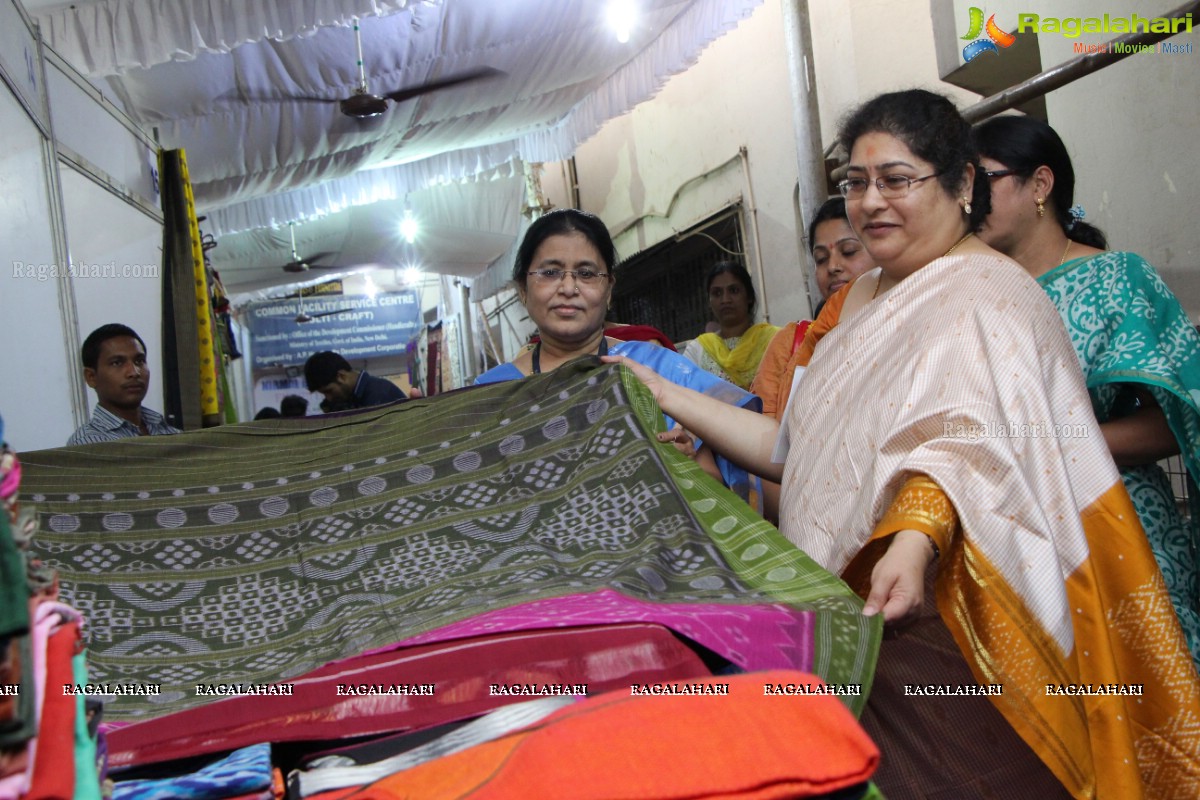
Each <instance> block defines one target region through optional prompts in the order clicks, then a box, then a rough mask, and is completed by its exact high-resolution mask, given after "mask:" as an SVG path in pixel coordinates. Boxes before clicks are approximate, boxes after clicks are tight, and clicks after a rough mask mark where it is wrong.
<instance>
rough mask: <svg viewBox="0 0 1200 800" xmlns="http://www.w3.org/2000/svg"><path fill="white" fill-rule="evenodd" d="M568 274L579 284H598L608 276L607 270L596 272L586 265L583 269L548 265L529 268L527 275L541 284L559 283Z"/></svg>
mask: <svg viewBox="0 0 1200 800" xmlns="http://www.w3.org/2000/svg"><path fill="white" fill-rule="evenodd" d="M568 275H570V276H572V277H573V278H575V282H576V283H578V284H579V285H580V286H599V285H600V284H601V282H603V281H606V280H608V278H609V274H608V273H607V272H597V271H596V270H594V269H587V268H586V267H585V268H583V269H558V268H556V267H549V268H547V269H531V270H529V277H531V278H533V279H534V280H535V281H536V282H538V283H540V284H543V285H549V284H552V283H559V282H561V281H562V280H564V279H565V278H566V277H567V276H568Z"/></svg>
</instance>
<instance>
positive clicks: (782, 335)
mask: <svg viewBox="0 0 1200 800" xmlns="http://www.w3.org/2000/svg"><path fill="white" fill-rule="evenodd" d="M808 243H809V247H810V248H812V258H813V264H815V265H816V273H817V288H818V289H819V290H820V292H821V302H820V303H818V304H817V308H816V309H815V312H814V316H816V315H818V314H820V312H821V308H822V307H823V306H824V305H825V303H826V301H827V300H829V298H830V297H831V296H833V295H834V294H835V293H837V292H838V291H839V290H840V289H841V288H842V287H843V286H849V285H850V283H851V282H852V281H853V280H854V279H855V278H857V277H858V276H859V275H862V274H863V273H864V272H866V271H868V270H870V269H871V268H872V267H874V266H875V262H874V261H873V260H872V259H871V255H870V253H868V252H867V249H866V248H865V247H864V246H863V243H862V242H860V241H859V240H858V236H857V235H855V233H854V229H853V228H851V227H850V223H849V222H848V221H847V219H846V200H845V199H844V198H843V197H841V196H840V195H839V196H837V197H831V198H829V199H828V200H826V201H825V202H824V203H822V204H821V207H820V208H818V209H817V213H816V214H815V215H813V218H812V221H811V222H809V223H808ZM809 325H810V321H809V320H803V321H801V322H789V323H788V324H787V325H785V326H783V328H782V329H780V331H779V333H777V334H775V338H773V339H772V340H771V344H770V345H769V346H768V347H767V352H766V353H765V354H764V355H763V359H762V362H761V363H760V364H759V367H758V373H757V375H755V377H754V383H753V384H752V385H751V386H750V391H752V392H754V393H755V394H756V395H758V396H759V397H761V398H762V401H763V413H764V414H766V415H767V416H769V417H776V415H777V414H781V413H783V409H784V407H785V406H786V405H787V401H788V397H789V396H790V395H791V391H792V374H793V373H794V372H795V369H796V366H797V364H796V363H794V360H793V358H792V356H793V355H794V354H795V353H796V352H797V351H798V350H799V348H800V343H801V342H802V341H804V334H805V333H806V332H807V331H808V327H809Z"/></svg>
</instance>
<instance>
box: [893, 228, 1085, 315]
mask: <svg viewBox="0 0 1200 800" xmlns="http://www.w3.org/2000/svg"><path fill="white" fill-rule="evenodd" d="M974 235H975V234H974V232H972V231H967V232H966V233H965V234H963V237H962V238H961V239H959V240H958V241H957V242H955V243H954V244H952V245H950V249H949V250H947V251H946V252H945V253H943V254H942V258H945V257H946V256H948V255H950V254H951V253H953V252H954V251H955V250H957V249H958V246H959V245H960V244H962V243H963V242H965V241H966V240H967V239H970V238H971V237H972V236H974ZM1067 246H1068V247H1070V245H1069V244H1068V245H1067ZM1066 256H1067V254H1066V253H1063V258H1066ZM882 285H883V271H882V270H880V272H879V277H878V278H877V279H876V280H875V293H874V294H872V295H871V299H872V300H874V299H875V298H876V297H878V296H879V287H880V286H882Z"/></svg>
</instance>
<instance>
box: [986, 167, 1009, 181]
mask: <svg viewBox="0 0 1200 800" xmlns="http://www.w3.org/2000/svg"><path fill="white" fill-rule="evenodd" d="M983 174H984V175H987V177H988V180H989V181H994V180H996V178H1007V177H1008V176H1009V175H1016V174H1017V171H1016V170H1015V169H989V170H987V171H986V172H984V173H983Z"/></svg>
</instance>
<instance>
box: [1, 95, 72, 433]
mask: <svg viewBox="0 0 1200 800" xmlns="http://www.w3.org/2000/svg"><path fill="white" fill-rule="evenodd" d="M0 129H2V130H3V131H4V146H3V147H0V324H3V326H4V336H3V339H2V341H3V343H4V346H3V347H0V375H3V376H4V378H3V380H0V416H3V417H4V438H5V439H6V440H7V441H8V442H9V444H11V445H12V446H13V447H14V448H15V449H17V450H36V449H40V448H44V447H56V446H59V445H61V444H63V443H65V442H66V439H67V437H68V436H70V435H71V431H72V430H73V429H74V416H73V414H74V410H73V405H72V401H73V398H74V391H75V388H74V387H73V386H72V383H71V375H70V370H71V369H73V362H72V360H71V358H70V350H69V347H68V346H67V345H66V344H64V338H66V337H67V335H68V334H67V332H66V331H65V330H64V326H63V322H62V317H61V304H62V303H64V302H67V303H69V297H64V293H69V288H70V287H69V284H68V283H67V281H66V279H65V278H64V279H62V280H59V279H57V278H54V277H52V268H53V267H55V265H56V261H57V260H58V259H57V257H56V255H55V246H54V235H53V230H52V228H51V226H50V222H49V216H50V207H51V206H50V202H51V201H50V195H49V191H48V185H47V179H46V174H47V169H48V166H47V163H46V159H45V158H44V155H43V138H42V135H41V133H40V132H39V131H38V129H37V128H36V127H35V126H34V124H33V123H32V122H31V121H30V120H29V118H28V117H27V116H26V115H25V111H24V110H23V109H22V108H21V106H20V105H19V104H18V103H17V101H16V99H15V98H14V96H13V95H11V94H10V93H9V92H8V90H7V87H6V86H4V85H3V84H0ZM64 431H65V432H64Z"/></svg>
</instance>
